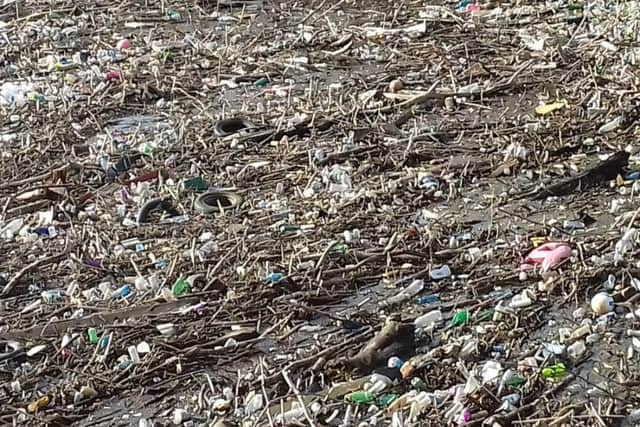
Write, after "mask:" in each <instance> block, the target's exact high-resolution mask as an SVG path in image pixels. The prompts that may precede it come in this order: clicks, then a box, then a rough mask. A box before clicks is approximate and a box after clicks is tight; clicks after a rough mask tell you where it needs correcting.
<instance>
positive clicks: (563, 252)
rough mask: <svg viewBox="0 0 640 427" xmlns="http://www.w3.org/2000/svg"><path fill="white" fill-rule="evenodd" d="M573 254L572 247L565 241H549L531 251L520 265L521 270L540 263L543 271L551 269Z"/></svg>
mask: <svg viewBox="0 0 640 427" xmlns="http://www.w3.org/2000/svg"><path fill="white" fill-rule="evenodd" d="M570 256H571V247H570V246H569V245H568V244H566V243H564V242H549V243H545V244H544V245H541V246H540V247H538V248H536V249H534V250H532V251H531V252H529V255H527V257H526V258H525V259H524V262H523V263H522V265H521V266H520V269H521V270H528V269H531V268H532V266H534V265H540V266H541V271H542V272H543V273H544V272H545V271H549V270H551V269H553V268H555V267H556V266H558V265H559V264H560V263H561V262H562V261H564V260H565V259H567V258H569V257H570Z"/></svg>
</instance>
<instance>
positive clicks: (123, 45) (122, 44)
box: [116, 39, 131, 50]
mask: <svg viewBox="0 0 640 427" xmlns="http://www.w3.org/2000/svg"><path fill="white" fill-rule="evenodd" d="M116 48H117V49H119V50H127V49H131V42H130V41H129V39H122V40H120V41H119V42H118V43H117V44H116Z"/></svg>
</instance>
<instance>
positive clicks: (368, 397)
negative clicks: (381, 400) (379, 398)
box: [346, 391, 375, 404]
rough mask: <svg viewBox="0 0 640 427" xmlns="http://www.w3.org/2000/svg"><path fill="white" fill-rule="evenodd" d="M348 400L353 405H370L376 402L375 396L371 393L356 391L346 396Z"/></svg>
mask: <svg viewBox="0 0 640 427" xmlns="http://www.w3.org/2000/svg"><path fill="white" fill-rule="evenodd" d="M346 399H347V400H348V401H349V402H352V403H358V404H368V403H372V402H373V401H374V399H375V396H374V394H373V393H372V392H370V391H356V392H354V393H349V394H348V395H347V396H346Z"/></svg>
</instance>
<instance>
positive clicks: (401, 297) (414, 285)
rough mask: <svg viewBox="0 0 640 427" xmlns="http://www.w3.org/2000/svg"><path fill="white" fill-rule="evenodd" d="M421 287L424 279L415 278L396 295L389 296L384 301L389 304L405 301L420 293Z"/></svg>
mask: <svg viewBox="0 0 640 427" xmlns="http://www.w3.org/2000/svg"><path fill="white" fill-rule="evenodd" d="M423 288H424V281H423V280H420V279H416V280H414V281H413V282H411V284H409V286H407V287H406V288H404V289H402V290H401V291H400V292H398V293H397V294H396V295H394V296H392V297H391V298H388V299H387V300H386V303H387V304H389V305H393V304H400V303H403V302H404V301H407V300H408V299H409V298H411V297H413V296H415V295H417V294H418V293H420V292H421V291H422V289H423Z"/></svg>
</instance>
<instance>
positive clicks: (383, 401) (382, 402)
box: [376, 394, 400, 408]
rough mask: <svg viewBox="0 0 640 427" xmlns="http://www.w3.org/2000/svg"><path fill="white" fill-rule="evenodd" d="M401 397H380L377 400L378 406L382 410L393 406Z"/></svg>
mask: <svg viewBox="0 0 640 427" xmlns="http://www.w3.org/2000/svg"><path fill="white" fill-rule="evenodd" d="M398 397H400V395H398V394H385V395H384V396H380V397H379V398H378V400H377V402H376V403H377V404H378V406H379V407H381V408H386V407H387V406H389V405H391V404H392V403H393V402H394V401H395V400H396V399H397V398H398Z"/></svg>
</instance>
